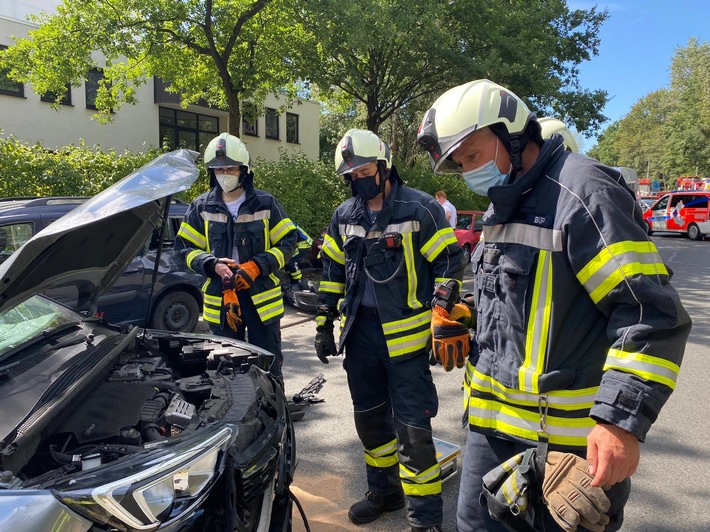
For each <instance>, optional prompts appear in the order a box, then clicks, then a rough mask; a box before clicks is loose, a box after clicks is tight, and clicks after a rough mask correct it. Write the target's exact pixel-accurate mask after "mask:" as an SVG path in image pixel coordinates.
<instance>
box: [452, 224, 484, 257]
mask: <svg viewBox="0 0 710 532" xmlns="http://www.w3.org/2000/svg"><path fill="white" fill-rule="evenodd" d="M481 231H483V211H458V212H457V213H456V229H454V233H455V234H456V240H458V241H459V245H460V246H461V247H462V248H463V252H464V260H465V261H466V264H468V263H469V262H470V261H471V251H473V248H474V247H475V246H476V244H478V241H479V240H480V239H481Z"/></svg>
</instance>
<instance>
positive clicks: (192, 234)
mask: <svg viewBox="0 0 710 532" xmlns="http://www.w3.org/2000/svg"><path fill="white" fill-rule="evenodd" d="M178 236H179V237H182V238H184V239H185V240H187V241H189V242H192V243H193V244H195V245H196V246H197V247H198V248H200V249H205V248H206V247H207V242H206V241H205V236H204V235H201V234H200V233H199V232H198V231H197V230H196V229H194V228H193V227H192V226H191V225H189V224H188V223H187V222H182V224H180V229H179V230H178Z"/></svg>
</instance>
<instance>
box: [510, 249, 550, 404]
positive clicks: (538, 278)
mask: <svg viewBox="0 0 710 532" xmlns="http://www.w3.org/2000/svg"><path fill="white" fill-rule="evenodd" d="M551 313H552V256H551V254H550V252H549V251H545V250H544V249H541V250H540V253H539V255H538V259H537V267H536V269H535V284H534V285H533V295H532V304H531V305H530V318H529V319H528V330H527V334H526V338H525V360H523V363H522V365H521V366H520V369H519V370H518V387H519V388H520V389H521V390H524V391H528V392H532V393H538V392H539V391H540V386H539V382H538V379H539V378H540V374H541V373H542V372H543V371H544V369H545V355H546V354H547V341H548V335H549V333H550V314H551Z"/></svg>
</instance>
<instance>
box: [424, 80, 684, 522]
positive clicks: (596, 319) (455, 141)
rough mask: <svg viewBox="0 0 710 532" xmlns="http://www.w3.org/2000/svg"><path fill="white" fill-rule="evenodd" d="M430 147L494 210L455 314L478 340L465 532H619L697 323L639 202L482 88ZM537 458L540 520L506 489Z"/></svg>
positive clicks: (517, 102) (469, 94) (433, 125)
mask: <svg viewBox="0 0 710 532" xmlns="http://www.w3.org/2000/svg"><path fill="white" fill-rule="evenodd" d="M418 140H419V143H420V144H421V145H422V147H423V148H424V149H425V150H426V151H427V152H428V154H429V156H430V159H431V163H432V167H433V169H434V172H436V173H443V172H455V173H459V174H461V175H462V176H463V179H464V180H465V182H466V184H467V185H468V187H469V188H470V189H471V190H472V191H474V192H476V193H477V194H481V195H484V196H487V197H488V199H489V200H490V201H491V204H490V206H489V208H488V211H487V212H486V214H485V216H484V221H483V224H484V229H483V237H482V238H481V243H480V244H479V245H478V246H477V247H476V249H475V251H474V253H473V256H472V260H471V264H472V267H473V272H474V289H473V294H472V296H471V298H469V299H470V300H469V301H467V302H466V303H467V305H463V304H459V305H456V306H455V307H454V310H453V312H452V314H453V313H454V312H456V313H457V319H458V320H460V321H462V322H465V323H466V324H467V325H470V326H471V327H472V329H474V333H475V336H474V347H473V348H472V349H471V355H470V357H469V360H468V363H467V365H466V374H465V379H464V385H465V390H466V395H467V400H466V406H467V418H468V424H469V429H470V430H469V434H468V441H467V447H466V451H465V454H464V462H463V466H462V475H461V488H460V491H459V501H458V510H457V528H458V530H459V531H460V532H467V531H475V532H478V531H481V530H493V531H498V530H501V531H502V530H507V528H506V526H505V525H503V524H502V523H501V522H500V521H499V520H502V521H504V522H506V521H507V522H508V524H509V523H510V520H520V519H524V518H525V517H526V516H527V517H528V518H530V521H531V522H530V523H528V525H531V526H532V527H533V528H524V529H525V530H543V529H544V530H559V529H562V530H565V531H572V530H576V529H577V527H578V526H581V527H584V528H585V529H590V530H598V531H600V530H607V531H613V530H618V529H619V528H620V527H621V521H622V516H623V507H624V505H625V504H626V500H627V498H628V494H629V488H630V479H629V477H630V476H631V475H633V474H634V472H635V471H636V468H637V466H638V462H639V441H643V440H644V439H645V438H646V434H647V432H648V430H649V428H650V426H651V424H652V423H653V422H654V421H655V420H656V417H657V416H658V413H659V411H660V409H661V407H662V406H663V404H664V403H665V401H666V400H667V399H668V397H669V395H670V394H671V392H672V391H673V389H674V387H675V382H676V378H677V376H678V370H679V364H680V363H681V360H682V357H683V351H684V349H685V343H686V339H687V337H688V333H689V331H690V326H691V322H690V318H689V316H688V314H687V312H686V311H685V309H684V308H683V306H682V305H681V302H680V299H679V297H678V294H677V293H676V291H675V290H674V289H673V288H672V287H671V285H670V284H669V281H670V273H669V271H668V269H667V268H666V266H665V264H664V263H663V260H662V259H661V256H660V255H659V253H658V251H657V249H656V246H655V245H654V244H653V242H651V241H649V239H648V238H647V236H646V230H645V227H644V222H643V218H642V216H641V212H640V210H639V207H638V205H637V204H636V201H635V197H634V195H633V193H631V192H630V191H629V189H628V188H627V187H626V186H625V185H624V184H623V182H620V181H619V178H618V176H619V173H618V172H617V171H615V170H613V169H611V168H608V167H606V166H604V165H602V164H600V163H599V162H597V161H594V160H593V159H590V158H588V157H585V156H583V155H579V154H577V153H572V152H569V151H566V150H565V147H564V144H563V138H562V136H560V135H553V136H552V138H550V139H549V140H546V141H544V142H543V139H542V135H541V131H540V124H539V122H538V121H537V119H536V117H535V115H534V114H533V113H532V112H531V111H530V110H529V109H528V107H527V105H526V104H525V102H523V101H522V100H521V99H520V98H519V97H518V96H516V95H515V94H514V93H513V92H511V91H510V90H508V89H506V88H505V87H502V86H500V85H498V84H496V83H493V82H491V81H489V80H486V79H482V80H477V81H472V82H469V83H465V84H463V85H460V86H458V87H454V88H452V89H450V90H448V91H446V92H445V93H444V94H442V95H441V96H440V97H439V98H438V99H437V100H436V101H435V102H434V104H433V105H432V107H431V108H430V109H429V110H428V111H427V112H426V114H425V115H424V118H423V121H422V123H421V125H420V128H419V133H418ZM471 307H473V308H474V310H472V311H471V312H470V314H469V315H467V314H466V308H471ZM528 449H535V450H536V457H537V458H536V460H534V461H532V462H531V463H533V464H538V466H540V467H538V470H539V471H540V472H543V471H544V475H545V478H544V481H542V482H539V480H540V479H539V478H537V477H536V478H537V481H538V482H539V484H538V485H537V486H536V489H538V490H539V491H540V492H541V497H539V499H538V500H539V501H540V503H539V504H530V506H531V507H537V508H538V510H540V511H537V512H535V513H534V515H533V514H532V513H531V512H526V511H525V509H524V508H522V507H521V505H522V504H523V498H520V499H519V500H518V499H517V498H516V497H517V495H520V493H517V494H516V493H513V492H512V491H506V489H503V490H502V491H501V486H499V485H497V481H498V479H500V480H501V481H503V480H505V478H508V482H507V483H504V484H502V487H503V488H506V486H507V487H511V486H513V485H516V482H514V481H515V478H513V477H512V476H510V475H509V474H510V473H511V472H513V471H514V470H515V471H517V467H518V465H520V464H521V463H522V462H521V460H522V459H523V458H524V457H525V456H526V455H525V453H526V452H527V450H528ZM548 449H549V451H550V452H549V453H548V452H547V451H548ZM569 453H572V454H569ZM528 458H529V456H528ZM585 458H586V460H587V461H588V462H585V461H584V459H585ZM508 459H513V460H511V461H510V462H506V463H507V464H508V467H507V469H506V468H505V467H503V470H504V471H502V470H501V468H500V465H501V462H504V461H506V460H508ZM528 465H530V464H528V463H526V467H525V469H526V471H528V472H529V468H528ZM587 467H589V472H587V471H586V469H587ZM489 473H490V474H489ZM516 474H517V473H516ZM522 478H523V477H521V478H519V479H518V480H521V479H522ZM526 478H532V477H529V476H528V477H526ZM484 482H485V483H486V485H487V486H488V488H489V491H490V492H491V493H492V494H493V495H494V496H492V497H486V498H485V500H486V502H487V503H488V504H487V506H488V509H486V508H485V507H483V506H481V505H480V504H479V500H480V498H481V495H482V491H483V487H482V486H483V483H484ZM602 486H604V487H609V489H608V490H606V491H602V489H601V487H602ZM580 493H581V496H580ZM495 495H498V497H495ZM525 495H531V493H528V494H525ZM527 502H530V501H529V500H528V501H527ZM542 503H544V505H543V504H542ZM506 505H509V508H507V510H509V511H504V512H501V511H499V510H500V508H504V509H506ZM494 514H495V515H496V516H497V517H498V519H499V520H498V519H494V518H493V517H491V516H492V515H494ZM521 529H522V528H521Z"/></svg>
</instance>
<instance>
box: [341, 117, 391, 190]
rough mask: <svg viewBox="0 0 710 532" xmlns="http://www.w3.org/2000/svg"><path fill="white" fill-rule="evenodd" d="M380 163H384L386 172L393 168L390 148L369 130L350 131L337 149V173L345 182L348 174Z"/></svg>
mask: <svg viewBox="0 0 710 532" xmlns="http://www.w3.org/2000/svg"><path fill="white" fill-rule="evenodd" d="M378 161H382V162H383V163H384V166H385V170H389V169H391V168H392V155H391V154H390V148H389V146H388V145H387V144H385V143H384V142H383V141H382V140H381V139H380V137H378V136H377V135H375V134H374V133H373V132H372V131H369V130H367V129H349V130H348V131H347V132H346V133H345V135H343V138H342V139H341V140H340V142H339V143H338V145H337V146H336V147H335V173H337V174H338V175H339V176H340V178H341V179H342V180H343V181H344V182H347V179H346V178H345V175H346V174H349V173H350V172H354V171H355V170H357V169H358V168H360V167H361V166H364V165H366V164H367V163H377V162H378Z"/></svg>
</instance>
